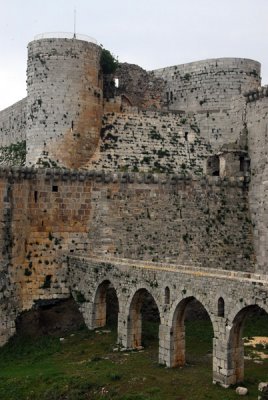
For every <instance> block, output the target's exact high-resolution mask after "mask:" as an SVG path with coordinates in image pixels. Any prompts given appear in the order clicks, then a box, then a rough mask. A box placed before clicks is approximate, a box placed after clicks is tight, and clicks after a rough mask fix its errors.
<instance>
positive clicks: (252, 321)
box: [228, 305, 268, 384]
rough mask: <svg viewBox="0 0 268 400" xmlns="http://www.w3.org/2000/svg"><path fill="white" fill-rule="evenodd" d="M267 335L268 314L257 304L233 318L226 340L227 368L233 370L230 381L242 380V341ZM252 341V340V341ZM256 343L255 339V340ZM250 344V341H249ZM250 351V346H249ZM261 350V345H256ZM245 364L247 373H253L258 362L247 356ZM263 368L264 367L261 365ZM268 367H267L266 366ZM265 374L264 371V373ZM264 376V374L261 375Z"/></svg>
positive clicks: (243, 355)
mask: <svg viewBox="0 0 268 400" xmlns="http://www.w3.org/2000/svg"><path fill="white" fill-rule="evenodd" d="M255 335H256V336H257V337H266V338H267V337H268V314H267V313H266V312H265V310H263V309H262V308H260V307H259V306H257V305H250V306H247V307H245V308H243V309H242V310H240V311H239V313H238V314H237V315H236V317H235V318H234V320H233V324H232V329H231V331H230V336H229V342H228V370H229V371H230V370H231V371H233V378H232V383H233V384H235V383H239V382H243V380H244V369H245V352H244V343H245V342H248V341H249V340H252V339H253V337H255ZM253 343H254V341H253ZM255 343H257V340H255ZM249 344H250V343H249ZM249 349H250V351H251V352H252V348H250V347H249ZM258 350H261V346H259V347H258ZM247 358H249V360H248V361H247V366H248V368H249V375H251V374H252V373H255V371H256V369H257V368H258V364H256V363H254V361H253V359H251V360H250V358H252V353H251V357H247ZM261 368H262V369H263V370H264V367H263V366H261ZM267 369H268V368H267ZM265 374H267V370H266V373H265V371H264V375H265ZM263 378H265V376H263Z"/></svg>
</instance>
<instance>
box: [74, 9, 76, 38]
mask: <svg viewBox="0 0 268 400" xmlns="http://www.w3.org/2000/svg"><path fill="white" fill-rule="evenodd" d="M74 39H76V9H74Z"/></svg>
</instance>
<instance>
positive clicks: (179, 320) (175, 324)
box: [169, 296, 215, 367]
mask: <svg viewBox="0 0 268 400" xmlns="http://www.w3.org/2000/svg"><path fill="white" fill-rule="evenodd" d="M194 300H195V301H197V302H198V303H199V304H200V305H201V306H202V307H203V308H204V309H205V311H206V313H207V314H208V316H209V318H210V321H211V324H212V328H213V332H214V331H215V329H214V326H213V319H212V318H211V314H210V313H209V312H208V309H207V307H206V306H205V305H204V304H203V302H202V301H200V300H199V299H197V298H196V297H195V296H188V297H185V298H183V299H181V300H180V301H179V302H177V303H176V304H174V306H173V307H172V310H171V313H170V319H169V322H170V324H169V326H170V362H169V364H170V365H169V366H171V367H176V366H183V365H184V364H185V325H184V320H185V313H186V309H187V306H188V305H189V304H190V303H191V302H192V301H194Z"/></svg>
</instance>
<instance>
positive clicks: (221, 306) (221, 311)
mask: <svg viewBox="0 0 268 400" xmlns="http://www.w3.org/2000/svg"><path fill="white" fill-rule="evenodd" d="M218 317H224V300H223V298H222V297H220V298H219V300H218Z"/></svg>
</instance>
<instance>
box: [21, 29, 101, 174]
mask: <svg viewBox="0 0 268 400" xmlns="http://www.w3.org/2000/svg"><path fill="white" fill-rule="evenodd" d="M49 36H52V37H49ZM55 36H56V37H55ZM57 36H60V35H57V34H53V35H47V34H45V35H42V36H39V37H36V38H35V40H34V41H32V42H30V43H29V45H28V68H27V92H28V100H27V102H28V103H27V132H26V139H27V165H29V166H31V165H40V166H55V167H56V166H64V167H67V168H80V167H83V165H84V164H85V163H86V162H87V161H89V159H90V158H91V157H92V155H93V153H94V151H95V149H96V147H97V144H98V140H99V133H100V127H101V118H102V111H103V101H102V82H101V74H100V55H101V47H100V46H98V45H97V44H96V43H95V41H93V40H92V39H90V38H88V37H84V36H83V37H82V39H83V40H81V39H80V37H79V36H78V37H77V38H70V39H69V38H66V37H64V38H62V37H57ZM65 36H66V35H65Z"/></svg>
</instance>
